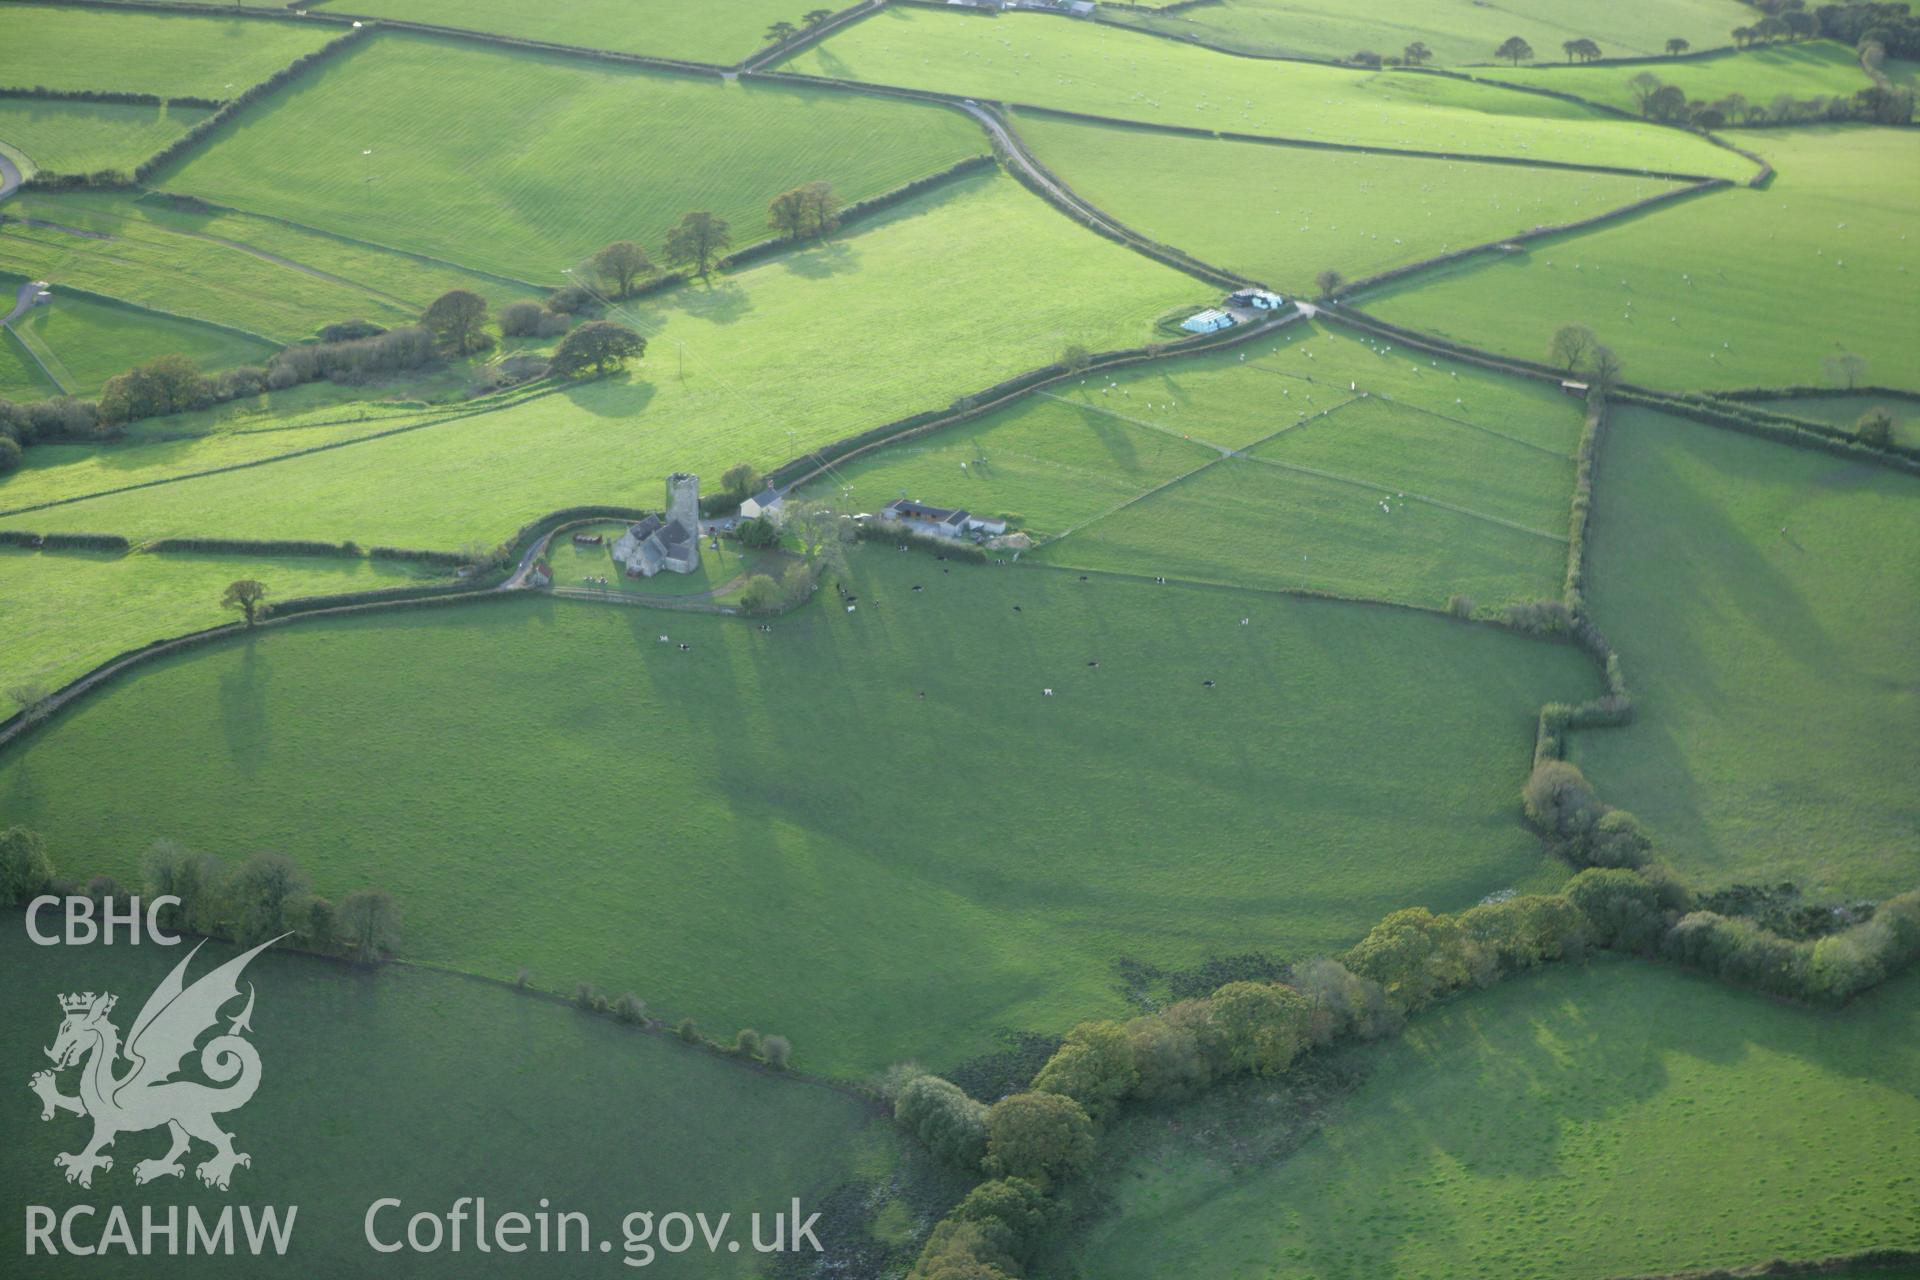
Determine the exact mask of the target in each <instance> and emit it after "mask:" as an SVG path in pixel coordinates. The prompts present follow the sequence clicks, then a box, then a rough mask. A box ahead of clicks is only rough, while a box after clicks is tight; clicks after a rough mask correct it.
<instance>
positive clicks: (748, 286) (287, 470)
mask: <svg viewBox="0 0 1920 1280" xmlns="http://www.w3.org/2000/svg"><path fill="white" fill-rule="evenodd" d="M1211 293H1212V290H1211V289H1209V288H1208V287H1207V286H1204V285H1200V284H1198V282H1196V281H1194V280H1193V279H1191V278H1190V277H1187V276H1184V275H1181V274H1179V273H1177V272H1175V271H1172V270H1170V269H1168V268H1166V267H1163V266H1160V265H1159V264H1158V263H1155V262H1152V261H1150V260H1148V259H1146V258H1143V257H1141V256H1139V255H1138V254H1134V253H1130V252H1128V251H1127V250H1125V249H1122V248H1120V247H1118V246H1117V245H1113V244H1111V243H1109V242H1107V241H1094V240H1092V239H1090V238H1089V237H1088V236H1087V234H1086V233H1085V232H1083V231H1081V230H1080V229H1078V228H1077V227H1076V226H1075V225H1074V224H1073V223H1071V222H1069V221H1068V220H1067V219H1066V218H1064V217H1062V216H1060V215H1059V214H1058V213H1056V212H1054V210H1053V209H1051V208H1049V207H1048V206H1047V205H1045V204H1043V203H1041V202H1040V201H1039V200H1037V199H1035V198H1034V197H1033V196H1031V195H1029V194H1028V193H1027V192H1026V191H1025V189H1024V188H1022V187H1020V186H1019V184H1018V183H1016V182H1015V181H1014V180H1013V179H1011V178H1008V177H1004V176H1001V175H999V174H997V173H990V174H981V175H977V176H972V177H968V178H964V179H962V180H960V181H958V182H955V183H952V184H949V185H947V186H945V187H943V188H941V189H940V190H938V191H935V192H930V193H928V194H926V195H924V196H921V197H919V198H917V199H915V200H912V201H908V202H905V203H902V204H900V205H898V206H896V207H895V208H893V209H890V210H888V211H887V212H886V213H885V214H883V215H880V216H878V217H876V218H875V219H873V220H871V221H868V222H865V223H862V224H861V225H860V227H859V229H858V231H857V232H856V233H854V234H849V235H847V236H846V237H844V238H842V239H839V240H836V241H835V242H833V243H832V244H830V245H826V246H822V247H816V248H809V249H806V250H804V251H800V252H796V253H792V254H788V255H786V256H782V257H777V258H772V259H768V260H765V261H762V262H759V263H756V264H754V265H753V266H751V267H748V268H745V269H742V270H740V271H738V272H734V273H730V274H727V275H724V276H716V277H715V278H714V280H713V282H712V283H711V284H710V285H702V284H697V283H696V284H691V285H688V286H686V287H683V288H679V289H676V290H673V291H671V292H666V293H660V294H654V295H650V296H648V297H644V298H639V299H636V300H634V301H633V302H632V303H630V304H628V305H625V306H622V307H620V308H617V309H616V311H615V312H614V314H613V318H614V319H618V320H622V321H625V322H626V323H628V324H630V325H632V326H633V327H634V328H636V329H638V330H639V331H640V332H642V333H644V334H645V335H646V336H647V338H648V342H649V344H650V345H649V347H648V353H647V356H646V358H645V359H644V360H643V361H641V362H640V363H639V364H638V365H636V366H635V367H634V368H633V369H632V370H631V371H630V372H629V373H627V374H625V375H623V376H619V377H614V378H609V379H605V380H601V381H596V382H587V383H581V384H576V385H568V386H565V387H564V388H563V389H561V390H560V391H558V392H557V393H556V394H553V395H548V396H543V397H538V398H529V399H526V400H525V401H524V402H522V403H518V404H515V405H513V406H511V407H509V408H506V409H503V410H500V411H498V412H491V413H485V414H480V415H475V416H472V417H467V418H463V419H460V420H459V421H457V422H453V423H448V424H447V425H444V426H436V427H429V428H426V429H424V430H421V431H415V432H411V433H408V434H406V435H401V436H395V437H392V438H389V439H385V440H380V441H375V442H370V443H366V444H356V445H353V446H350V447H348V448H344V449H337V450H333V451H331V452H328V453H323V454H316V455H313V456H310V457H303V458H296V459H293V460H291V461H286V462H276V463H274V464H272V465H271V466H266V467H259V468H254V469H252V470H249V471H241V472H234V473H231V474H228V475H221V476H212V477H207V478H205V479H197V480H189V481H183V482H181V483H178V484H168V485H163V486H159V487H157V488H152V489H147V490H144V491H142V492H139V493H132V494H125V495H120V496H116V497H113V498H105V499H96V500H93V501H88V502H81V503H76V504H73V505H71V506H65V507H60V508H58V509H56V510H52V511H48V512H36V513H34V514H33V515H31V516H28V517H24V518H9V519H8V520H6V521H5V523H6V524H8V525H11V526H13V527H25V528H32V529H35V530H36V531H46V530H53V529H76V528H88V529H101V528H107V529H112V530H115V531H119V532H124V533H128V534H130V535H137V536H140V537H159V536H168V535H183V536H184V535H188V534H195V533H198V534H203V535H207V536H235V537H240V536H274V537H321V538H326V539H327V540H329V541H339V540H340V539H343V538H352V539H354V540H356V541H358V542H361V543H363V544H366V545H372V544H375V543H390V544H395V545H401V546H428V547H442V548H447V549H452V548H456V547H458V546H460V545H461V544H462V543H464V542H466V541H467V540H469V539H471V538H502V537H505V536H507V535H508V534H510V533H512V532H513V530H515V529H516V528H518V527H520V526H521V525H522V524H524V523H525V522H526V521H528V520H531V519H534V518H536V517H538V516H541V515H544V514H545V513H547V512H549V511H554V510H557V509H559V508H561V507H567V506H574V505H578V504H580V503H583V502H607V503H617V504H620V505H623V506H634V505H644V506H653V505H655V504H657V503H658V502H659V501H660V493H661V483H662V479H663V477H664V476H665V475H666V474H667V473H668V472H670V471H674V470H682V469H684V470H692V471H694V472H696V473H698V474H700V475H703V476H705V477H706V478H707V485H708V488H709V489H711V488H714V487H716V485H717V481H718V477H719V475H720V473H721V472H722V471H724V470H725V469H726V468H727V467H729V466H732V465H733V464H734V463H737V462H750V463H753V464H754V465H756V466H760V467H771V466H774V465H776V464H778V463H780V462H782V461H785V460H786V459H788V458H791V457H797V456H798V455H799V454H801V453H802V452H804V451H806V450H808V449H812V448H817V447H819V446H820V445H822V444H825V443H828V442H830V441H833V440H838V439H841V438H843V437H845V436H848V435H851V434H853V433H854V432H857V431H861V430H865V429H868V428H871V427H875V426H878V425H880V424H883V423H886V422H888V421H891V420H893V419H896V418H899V417H902V416H904V415H907V414H911V413H917V412H920V411H923V410H929V409H939V408H942V407H944V406H946V405H948V404H949V403H951V402H952V401H953V400H954V399H955V398H957V397H959V396H963V395H968V394H971V393H973V392H975V391H978V390H979V389H980V388H981V387H984V386H988V385H991V384H993V383H995V382H998V381H1000V380H1002V379H1005V378H1009V377H1011V376H1013V375H1014V374H1016V373H1020V372H1023V371H1025V370H1028V369H1031V368H1033V367H1035V366H1037V365H1040V364H1044V363H1046V362H1047V361H1049V360H1052V359H1054V358H1055V357H1056V356H1057V355H1058V354H1059V353H1060V352H1061V351H1062V350H1063V349H1064V348H1065V347H1067V346H1068V345H1070V344H1074V343H1079V344H1082V345H1085V346H1086V347H1088V348H1089V349H1091V350H1096V351H1097V350H1107V349H1112V348H1115V347H1120V346H1126V345H1132V344H1136V343H1140V342H1143V341H1146V340H1148V339H1149V338H1150V337H1151V336H1152V333H1153V329H1152V325H1153V321H1154V319H1155V318H1156V317H1158V316H1159V315H1161V314H1162V313H1163V312H1165V311H1166V310H1167V309H1168V308H1169V307H1171V306H1173V305H1174V304H1176V303H1179V302H1181V301H1182V300H1185V299H1195V298H1198V299H1204V298H1206V297H1208V296H1210V295H1211ZM850 353H857V354H858V359H852V358H850ZM274 452H279V451H278V450H275V451H274ZM76 474H80V473H76ZM128 478H129V480H132V479H137V478H141V477H140V475H139V473H138V472H137V471H132V470H130V471H129V472H128ZM87 483H91V479H90V478H87ZM87 491H89V490H86V489H81V490H78V492H87ZM7 492H8V483H7V482H5V481H0V507H11V506H14V505H17V504H14V503H12V502H10V501H8V498H7ZM69 492H72V491H69ZM243 530H244V531H245V532H241V531H243Z"/></svg>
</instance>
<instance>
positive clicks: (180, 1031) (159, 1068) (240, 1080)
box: [30, 934, 286, 1191]
mask: <svg viewBox="0 0 1920 1280" xmlns="http://www.w3.org/2000/svg"><path fill="white" fill-rule="evenodd" d="M285 936H286V935H285V934H282V935H281V937H285ZM278 941H280V939H279V938H273V939H270V940H268V941H266V942H263V943H261V944H260V945H259V946H257V947H255V948H254V949H253V950H251V951H249V952H247V953H246V954H245V955H241V956H236V957H234V958H233V959H232V960H229V961H227V962H226V963H225V964H223V965H221V966H220V967H219V968H218V969H215V970H214V971H213V972H211V973H209V974H207V975H206V976H204V977H202V978H200V979H199V980H198V981H196V982H195V983H194V984H193V985H192V986H190V987H189V986H187V985H186V983H185V981H184V975H185V973H186V971H187V965H188V964H189V963H190V962H191V961H192V960H193V957H194V956H195V955H198V954H199V952H200V946H195V947H194V949H193V950H192V951H190V952H188V953H187V957H186V959H184V960H182V961H181V962H180V963H179V964H177V965H175V966H174V967H173V972H172V973H170V974H168V975H167V977H166V980H165V981H164V982H162V983H161V984H160V985H159V986H158V987H156V988H155V989H154V992H153V994H152V995H151V996H149V997H147V1003H146V1004H145V1006H143V1007H142V1008H141V1010H140V1016H139V1017H137V1018H135V1019H134V1020H133V1030H132V1031H131V1032H130V1033H129V1034H128V1036H127V1044H126V1048H125V1050H124V1051H123V1050H122V1049H121V1047H120V1032H119V1030H118V1029H117V1028H116V1027H115V1026H114V1025H113V1023H111V1022H109V1021H108V1020H107V1015H108V1014H109V1013H112V1012H113V1006H114V1005H115V1003H117V1002H118V1000H119V997H118V996H113V995H109V994H107V993H105V992H102V993H101V994H99V995H95V994H94V993H93V992H91V991H88V992H85V993H82V994H78V995H67V996H61V997H60V1008H61V1010H62V1011H63V1012H64V1013H65V1014H66V1018H65V1020H64V1021H62V1022H61V1024H60V1034H59V1035H58V1036H56V1037H54V1041H53V1047H52V1048H50V1049H48V1050H47V1051H46V1052H47V1057H49V1058H51V1059H52V1060H53V1064H54V1066H53V1071H40V1072H36V1073H35V1074H34V1077H33V1079H32V1081H31V1082H30V1087H31V1088H32V1089H33V1091H34V1092H35V1093H36V1094H38V1095H40V1118H41V1119H42V1120H51V1119H53V1116H54V1113H55V1112H56V1111H70V1112H72V1113H73V1114H74V1115H85V1116H92V1117H93V1140H92V1141H91V1142H89V1143H87V1145H86V1147H85V1149H83V1150H81V1151H76V1152H72V1153H67V1154H62V1155H57V1156H55V1157H54V1158H53V1163H54V1165H55V1167H57V1168H61V1169H64V1170H66V1173H67V1181H68V1182H77V1183H79V1184H80V1185H81V1186H83V1187H91V1186H92V1185H93V1171H94V1170H95V1169H112V1168H113V1157H112V1156H108V1155H102V1154H101V1151H102V1149H103V1148H106V1147H110V1146H112V1145H113V1140H114V1138H115V1137H116V1136H118V1135H119V1134H121V1133H134V1132H138V1131H139V1130H142V1129H155V1128H158V1127H159V1126H161V1125H165V1126H167V1129H168V1131H169V1132H170V1133H171V1134H172V1135H173V1146H172V1148H171V1149H170V1150H169V1151H168V1152H167V1154H166V1155H164V1156H162V1157H160V1158H159V1159H158V1160H142V1161H140V1162H139V1163H138V1164H136V1165H134V1167H133V1180H134V1181H135V1182H136V1183H146V1182H151V1181H152V1180H153V1179H155V1178H161V1177H172V1178H177V1177H180V1176H181V1175H182V1174H183V1173H185V1172H186V1170H185V1169H184V1168H182V1167H181V1164H180V1157H181V1156H182V1155H185V1154H186V1151H187V1148H188V1147H189V1146H190V1145H192V1144H191V1139H193V1138H198V1139H200V1140H201V1141H202V1142H205V1143H208V1144H209V1145H211V1146H212V1147H213V1155H212V1156H211V1157H209V1158H208V1159H207V1161H206V1162H205V1163H204V1164H202V1165H200V1166H199V1167H198V1168H197V1169H195V1170H194V1172H195V1173H197V1174H198V1175H199V1177H200V1181H202V1182H204V1183H206V1184H207V1185H208V1186H210V1187H218V1188H220V1189H221V1190H222V1191H225V1190H226V1189H227V1184H228V1183H229V1182H230V1181H231V1179H232V1177H233V1170H234V1166H235V1165H248V1166H251V1165H252V1164H253V1159H252V1157H250V1156H248V1155H247V1154H246V1153H245V1152H241V1151H235V1150H234V1149H233V1135H232V1134H230V1133H227V1132H226V1131H224V1130H223V1129H221V1128H220V1126H219V1125H217V1124H215V1123H214V1119H213V1118H214V1116H216V1115H218V1114H219V1113H220V1112H223V1111H234V1110H237V1109H239V1108H240V1107H243V1106H245V1105H246V1104H247V1102H248V1100H249V1099H251V1098H252V1097H253V1094H254V1090H255V1089H257V1088H259V1087H260V1054H259V1052H258V1051H257V1050H255V1049H254V1047H253V1046H252V1045H251V1044H249V1043H247V1041H245V1040H243V1039H241V1038H240V1033H241V1032H243V1031H251V1030H253V1027H252V1025H251V1023H250V1022H249V1019H251V1018H252V1016H253V984H252V983H248V984H247V1005H246V1008H244V1009H242V1010H241V1011H240V1014H239V1016H238V1017H235V1018H233V1019H231V1020H230V1022H229V1024H228V1027H227V1032H226V1034H225V1035H218V1036H215V1037H214V1038H213V1039H211V1040H209V1041H207V1043H206V1045H205V1047H203V1048H202V1049H201V1050H200V1070H201V1071H202V1072H203V1073H204V1074H205V1075H206V1077H207V1079H209V1080H212V1081H213V1082H214V1083H215V1084H219V1085H225V1086H226V1087H225V1088H219V1089H216V1088H212V1087H210V1086H208V1085H204V1084H201V1083H199V1082H198V1081H195V1080H174V1079H172V1078H171V1077H172V1076H173V1075H174V1074H175V1073H176V1072H178V1071H179V1070H180V1066H181V1063H182V1061H183V1060H184V1059H185V1058H186V1056H187V1055H188V1054H190V1053H192V1052H193V1047H194V1042H195V1041H197V1040H198V1039H199V1038H200V1037H201V1035H202V1034H203V1033H205V1032H206V1031H207V1030H208V1029H209V1028H211V1027H213V1026H214V1025H215V1024H216V1023H218V1022H219V1021H220V1009H221V1007H222V1006H223V1005H225V1004H226V1003H227V1002H228V1001H229V1000H233V999H236V998H237V997H238V996H239V994H240V988H239V978H240V971H241V970H242V969H245V968H246V967H247V962H248V961H249V960H252V959H253V958H254V957H255V956H257V955H259V954H260V953H261V952H262V951H265V950H266V949H267V948H268V947H270V946H272V945H273V944H274V943H275V942H278ZM200 945H201V946H203V945H205V944H204V943H202V944H200ZM122 1052H124V1053H125V1056H126V1058H127V1061H129V1062H130V1063H132V1064H133V1065H132V1067H131V1068H130V1069H129V1070H128V1071H127V1072H126V1073H125V1074H124V1075H119V1076H116V1075H115V1074H114V1065H115V1064H116V1062H118V1060H119V1058H120V1056H121V1054H122ZM82 1060H84V1061H85V1065H84V1066H83V1067H81V1070H80V1092H79V1095H78V1096H77V1097H69V1096H67V1095H66V1094H63V1093H61V1092H60V1091H59V1088H58V1087H57V1086H56V1084H55V1082H54V1072H57V1071H64V1070H66V1069H67V1068H68V1067H71V1066H74V1065H75V1064H77V1063H80V1062H82ZM229 1081H231V1082H232V1083H228V1082H229Z"/></svg>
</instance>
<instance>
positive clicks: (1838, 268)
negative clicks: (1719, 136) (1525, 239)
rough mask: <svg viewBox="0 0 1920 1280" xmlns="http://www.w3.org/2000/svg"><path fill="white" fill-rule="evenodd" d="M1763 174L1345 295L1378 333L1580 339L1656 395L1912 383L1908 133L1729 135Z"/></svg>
mask: <svg viewBox="0 0 1920 1280" xmlns="http://www.w3.org/2000/svg"><path fill="white" fill-rule="evenodd" d="M1728 136H1730V137H1733V138H1736V139H1737V140H1738V141H1739V142H1740V143H1741V145H1743V146H1746V147H1749V148H1751V149H1752V150H1755V151H1757V152H1759V153H1760V154H1761V155H1764V156H1766V157H1767V158H1768V159H1769V160H1771V161H1772V162H1773V163H1774V165H1775V166H1777V167H1778V169H1779V173H1778V175H1777V176H1776V177H1775V178H1774V180H1773V181H1772V183H1771V184H1770V185H1769V186H1768V187H1767V188H1766V189H1764V190H1759V191H1754V190H1747V189H1744V188H1738V189H1734V190H1729V191H1720V192H1716V193H1714V194H1711V195H1708V196H1704V197H1700V198H1697V199H1694V200H1690V201H1686V202H1684V203H1682V204H1680V205H1677V206H1673V207H1669V208H1666V209H1662V210H1657V211H1655V212H1653V213H1651V214H1644V215H1640V216H1637V217H1634V218H1632V219H1629V220H1627V221H1624V222H1621V223H1616V224H1614V225H1611V226H1608V227H1603V228H1601V229H1599V230H1596V231H1588V232H1583V233H1576V234H1572V235H1569V236H1565V237H1556V238H1552V239H1548V240H1541V241H1536V242H1534V243H1533V244H1532V245H1531V246H1529V249H1528V252H1526V253H1524V254H1517V255H1503V254H1486V255H1481V256H1479V257H1477V258H1475V259H1472V260H1470V261H1468V262H1465V263H1462V264H1459V265H1457V266H1453V267H1448V268H1442V269H1441V270H1439V271H1438V272H1435V273H1433V274H1424V273H1423V274H1422V275H1420V276H1419V277H1417V278H1415V279H1413V280H1409V281H1406V282H1401V283H1396V284H1395V285H1392V286H1389V287H1387V288H1386V289H1384V290H1381V291H1378V292H1372V293H1368V294H1365V295H1363V296H1362V297H1360V298H1359V299H1358V300H1357V301H1359V303H1360V304H1361V305H1362V306H1363V307H1364V308H1365V309H1367V310H1368V311H1370V312H1372V313H1374V314H1376V315H1378V316H1379V317H1380V318H1381V319H1383V320H1389V321H1392V322H1393V323H1395V324H1402V325H1407V326H1409V327H1412V328H1416V329H1424V330H1426V331H1428V332H1431V333H1439V334H1444V335H1445V336H1447V337H1449V338H1453V339H1454V340H1456V341H1459V342H1464V343H1468V344H1470V345H1473V346H1479V347H1485V348H1491V349H1493V350H1496V351H1501V352H1505V353H1510V354H1514V355H1520V356H1526V357H1528V358H1531V359H1535V360H1538V359H1543V358H1545V355H1546V350H1547V341H1548V338H1549V337H1550V336H1551V335H1552V333H1553V331H1554V330H1555V329H1557V328H1558V327H1559V326H1561V325H1563V324H1567V323H1583V324H1586V325H1588V326H1590V327H1591V328H1593V329H1594V330H1595V331H1596V332H1597V333H1598V334H1599V336H1600V338H1601V340H1602V341H1603V342H1606V343H1608V344H1610V345H1611V346H1612V347H1613V348H1614V350H1615V351H1616V352H1618V353H1619V355H1620V356H1621V358H1622V359H1623V360H1624V361H1625V362H1626V376H1627V378H1628V379H1630V380H1631V381H1634V382H1639V383H1643V384H1647V385H1651V386H1658V387H1663V388H1669V389H1679V390H1687V389H1711V388H1722V387H1750V386H1781V385H1791V384H1810V385H1818V384H1821V383H1824V382H1827V381H1829V379H1830V378H1831V377H1832V376H1833V375H1832V374H1831V373H1830V372H1829V370H1828V369H1827V361H1828V358H1829V357H1834V356H1838V355H1840V354H1842V353H1844V352H1851V353H1853V354H1855V355H1858V356H1860V357H1862V358H1863V359H1864V361H1865V366H1864V377H1863V380H1864V381H1866V382H1872V383H1878V384H1881V385H1885V386H1892V387H1902V388H1907V389H1910V390H1911V389H1916V388H1920V365H1916V364H1915V362H1914V360H1913V358H1912V356H1913V352H1914V350H1915V349H1916V348H1920V312H1916V310H1915V309H1914V308H1913V307H1912V306H1911V305H1910V304H1909V297H1910V295H1911V292H1912V287H1913V284H1912V282H1913V281H1914V280H1915V279H1917V278H1920V277H1917V276H1916V275H1915V272H1916V270H1920V266H1917V265H1916V263H1915V261H1914V255H1915V249H1916V247H1920V240H1916V239H1915V237H1916V236H1920V231H1916V230H1915V229H1914V228H1915V225H1916V218H1917V217H1920V133H1916V132H1915V131H1913V130H1910V129H1876V128H1866V127H1860V126H1820V127H1808V128H1804V129H1802V128H1782V129H1767V130H1755V131H1752V132H1750V133H1740V132H1737V131H1735V132H1732V133H1730V134H1729V135H1728Z"/></svg>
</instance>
